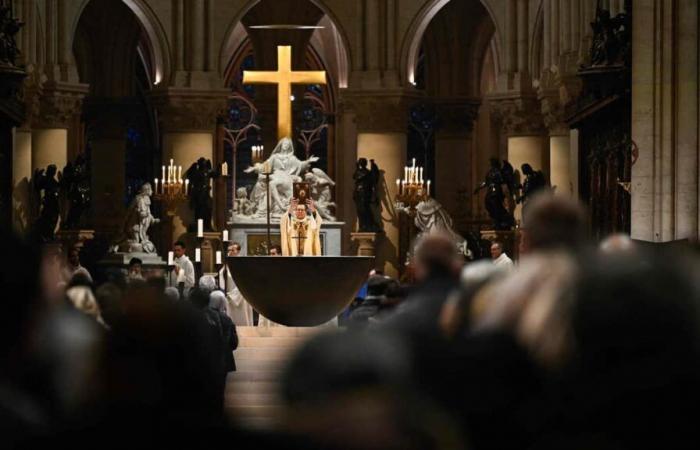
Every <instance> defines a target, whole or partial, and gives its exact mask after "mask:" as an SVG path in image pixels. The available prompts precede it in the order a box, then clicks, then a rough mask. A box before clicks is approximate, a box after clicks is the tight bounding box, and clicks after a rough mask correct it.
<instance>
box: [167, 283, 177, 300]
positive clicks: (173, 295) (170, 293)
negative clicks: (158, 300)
mask: <svg viewBox="0 0 700 450" xmlns="http://www.w3.org/2000/svg"><path fill="white" fill-rule="evenodd" d="M165 299H166V300H170V301H172V302H177V301H178V300H180V291H178V290H177V288H176V287H173V286H168V287H167V288H165Z"/></svg>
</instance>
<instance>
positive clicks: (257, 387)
mask: <svg viewBox="0 0 700 450" xmlns="http://www.w3.org/2000/svg"><path fill="white" fill-rule="evenodd" d="M230 376H231V375H229V377H230ZM278 388H279V384H278V383H275V382H272V381H243V380H241V379H236V380H235V382H231V383H227V384H226V396H227V397H228V396H230V395H236V394H261V393H265V394H268V393H273V392H277V389H278Z"/></svg>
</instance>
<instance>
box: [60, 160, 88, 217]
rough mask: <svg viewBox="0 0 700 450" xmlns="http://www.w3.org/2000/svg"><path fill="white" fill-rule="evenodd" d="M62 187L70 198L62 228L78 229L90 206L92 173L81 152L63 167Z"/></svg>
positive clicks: (68, 198)
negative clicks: (72, 161) (73, 160)
mask: <svg viewBox="0 0 700 450" xmlns="http://www.w3.org/2000/svg"><path fill="white" fill-rule="evenodd" d="M61 187H62V189H63V191H64V192H65V195H66V198H67V200H68V204H69V207H68V214H67V216H66V221H65V222H64V223H63V224H62V226H61V228H62V229H64V230H77V229H79V228H80V222H81V219H82V217H83V215H84V214H85V211H87V209H88V208H89V206H90V199H91V190H90V174H89V172H88V167H87V161H86V159H85V157H84V156H83V155H82V154H81V155H78V157H77V158H76V160H75V162H74V163H70V162H69V163H68V164H67V165H66V167H65V168H64V169H63V176H62V178H61Z"/></svg>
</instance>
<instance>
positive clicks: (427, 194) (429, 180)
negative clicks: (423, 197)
mask: <svg viewBox="0 0 700 450" xmlns="http://www.w3.org/2000/svg"><path fill="white" fill-rule="evenodd" d="M427 195H428V197H429V196H430V180H428V193H427Z"/></svg>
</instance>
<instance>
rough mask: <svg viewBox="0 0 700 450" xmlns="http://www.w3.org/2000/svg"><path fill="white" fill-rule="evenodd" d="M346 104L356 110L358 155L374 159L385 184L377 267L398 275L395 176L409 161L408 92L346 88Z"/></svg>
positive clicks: (387, 272) (400, 173)
mask: <svg viewBox="0 0 700 450" xmlns="http://www.w3.org/2000/svg"><path fill="white" fill-rule="evenodd" d="M345 99H346V101H347V104H348V106H349V107H350V108H352V110H353V111H354V112H355V117H356V124H357V157H358V158H367V159H368V160H369V159H374V160H375V162H376V163H377V165H378V166H379V168H380V170H381V171H382V178H383V179H382V183H383V185H385V186H386V191H385V195H384V196H383V198H382V219H383V220H384V236H383V237H378V239H377V243H376V258H377V267H378V268H383V270H384V272H385V273H386V274H387V275H390V276H398V274H399V269H400V265H401V264H402V263H403V261H399V217H398V215H397V212H396V211H395V210H394V201H395V198H396V194H397V192H396V183H395V182H396V179H398V178H402V177H403V167H404V166H405V165H406V139H407V138H406V133H407V129H408V104H409V101H410V97H409V94H407V93H405V92H403V91H389V90H383V91H372V92H367V91H362V92H354V93H353V92H347V93H346V94H345Z"/></svg>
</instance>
